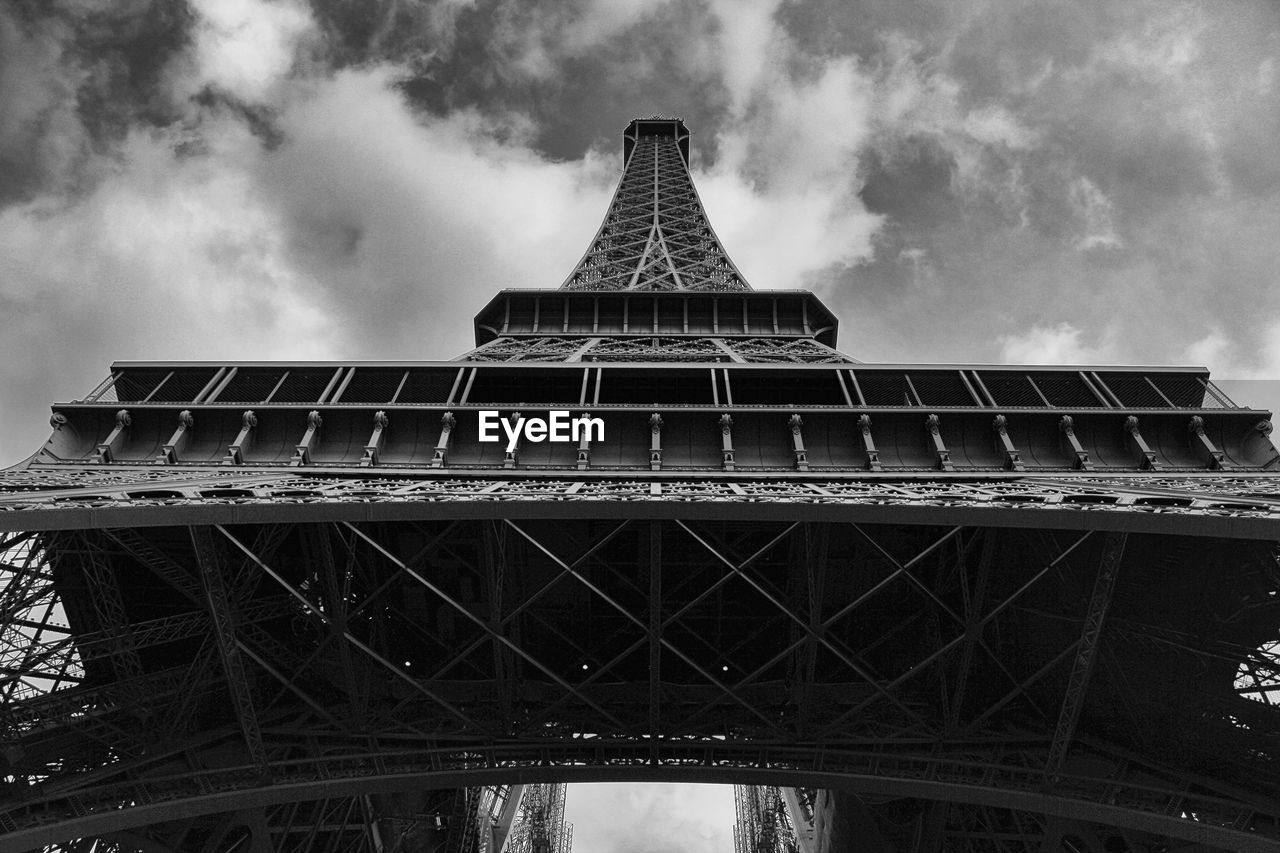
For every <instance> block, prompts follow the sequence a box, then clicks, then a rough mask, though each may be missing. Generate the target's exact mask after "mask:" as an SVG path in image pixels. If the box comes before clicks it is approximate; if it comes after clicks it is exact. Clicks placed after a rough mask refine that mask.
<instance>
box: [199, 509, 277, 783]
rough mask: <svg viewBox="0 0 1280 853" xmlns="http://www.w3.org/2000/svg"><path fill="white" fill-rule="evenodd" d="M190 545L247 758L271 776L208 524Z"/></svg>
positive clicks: (263, 772)
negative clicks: (246, 748)
mask: <svg viewBox="0 0 1280 853" xmlns="http://www.w3.org/2000/svg"><path fill="white" fill-rule="evenodd" d="M190 532H191V546H192V550H193V552H194V554H195V558H196V563H197V564H198V565H199V567H200V581H201V585H202V586H203V587H204V596H205V603H206V604H208V606H209V617H210V619H211V620H212V622H213V629H214V638H215V639H216V640H217V643H218V653H219V655H220V656H221V657H222V668H223V670H224V671H225V672H226V676H227V689H228V691H229V692H230V693H231V702H232V704H233V705H234V707H235V711H236V717H237V719H238V720H239V721H240V730H241V732H242V733H243V734H244V741H245V746H247V747H248V749H249V758H250V760H251V761H252V762H253V763H254V765H256V766H257V768H258V771H259V772H260V773H261V774H262V776H263V777H264V778H268V779H269V778H270V777H271V768H270V766H269V764H268V762H267V750H266V746H265V745H264V744H263V742H262V727H261V725H260V724H259V722H258V712H257V710H256V708H255V707H254V703H253V696H252V694H251V693H250V692H249V682H248V680H247V678H246V677H245V671H244V660H243V659H242V658H241V657H240V647H239V645H238V644H237V643H236V632H235V619H234V617H233V616H232V613H231V603H230V601H229V600H228V598H227V588H226V586H225V585H224V584H223V580H222V566H221V565H220V561H219V559H218V553H217V550H216V549H215V547H214V541H213V533H212V532H211V531H210V529H209V528H208V527H203V526H202V527H192V528H190Z"/></svg>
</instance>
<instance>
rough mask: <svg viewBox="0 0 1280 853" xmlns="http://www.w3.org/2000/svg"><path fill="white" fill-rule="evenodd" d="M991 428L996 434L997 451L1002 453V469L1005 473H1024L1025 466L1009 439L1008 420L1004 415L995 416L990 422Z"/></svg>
mask: <svg viewBox="0 0 1280 853" xmlns="http://www.w3.org/2000/svg"><path fill="white" fill-rule="evenodd" d="M991 428H992V429H993V430H995V432H996V442H997V445H998V446H997V448H996V449H997V450H1003V451H1004V468H1005V470H1007V471H1025V470H1027V466H1026V465H1023V464H1022V457H1021V456H1020V455H1019V454H1018V448H1016V447H1014V446H1013V439H1011V438H1009V419H1008V418H1006V417H1005V416H1004V415H996V416H995V419H994V420H993V421H992V422H991Z"/></svg>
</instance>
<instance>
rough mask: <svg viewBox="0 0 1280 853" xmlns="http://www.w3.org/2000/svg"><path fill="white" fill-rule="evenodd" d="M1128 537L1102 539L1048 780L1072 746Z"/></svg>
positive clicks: (1053, 778) (1051, 749)
mask: <svg viewBox="0 0 1280 853" xmlns="http://www.w3.org/2000/svg"><path fill="white" fill-rule="evenodd" d="M1128 538H1129V537H1128V534H1127V533H1108V534H1107V535H1106V538H1105V539H1103V541H1102V560H1101V562H1100V563H1099V565H1098V575H1097V578H1096V579H1095V580H1094V583H1093V595H1092V596H1090V598H1089V607H1088V609H1087V610H1086V611H1085V616H1084V626H1083V627H1082V628H1081V631H1080V642H1079V643H1078V644H1077V646H1076V659H1075V663H1074V664H1072V667H1071V677H1070V679H1069V680H1068V682H1067V693H1066V696H1065V697H1063V700H1062V710H1061V712H1060V713H1059V714H1058V725H1057V727H1056V728H1055V729H1054V732H1053V742H1052V743H1051V744H1050V746H1049V758H1048V760H1047V761H1046V762H1045V775H1046V776H1047V777H1048V778H1049V780H1050V781H1051V782H1054V781H1057V778H1058V774H1059V773H1061V772H1062V767H1063V763H1064V762H1065V760H1066V757H1067V750H1069V749H1070V748H1071V740H1072V738H1073V737H1075V732H1076V724H1077V723H1078V722H1079V720H1080V712H1081V710H1082V709H1083V708H1084V701H1085V696H1086V694H1087V693H1088V689H1089V676H1090V675H1091V674H1092V673H1093V663H1094V660H1096V659H1097V651H1098V643H1099V641H1100V640H1101V638H1102V629H1103V625H1104V624H1105V622H1106V619H1107V608H1108V607H1110V606H1111V597H1112V591H1113V590H1114V589H1115V583H1116V574H1117V573H1118V572H1119V569H1120V561H1121V559H1122V558H1123V557H1124V546H1125V543H1126V541H1127V540H1128Z"/></svg>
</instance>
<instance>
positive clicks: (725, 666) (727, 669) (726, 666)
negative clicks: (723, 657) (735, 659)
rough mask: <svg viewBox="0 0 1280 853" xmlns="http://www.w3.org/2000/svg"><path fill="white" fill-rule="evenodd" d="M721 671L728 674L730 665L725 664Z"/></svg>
mask: <svg viewBox="0 0 1280 853" xmlns="http://www.w3.org/2000/svg"><path fill="white" fill-rule="evenodd" d="M720 671H721V672H728V671H729V664H725V665H724V666H722V667H720Z"/></svg>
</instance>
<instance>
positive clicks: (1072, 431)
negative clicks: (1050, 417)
mask: <svg viewBox="0 0 1280 853" xmlns="http://www.w3.org/2000/svg"><path fill="white" fill-rule="evenodd" d="M1058 429H1059V430H1061V432H1062V437H1063V438H1065V439H1066V440H1067V444H1068V445H1070V447H1071V453H1070V454H1069V455H1070V456H1071V459H1072V465H1071V467H1072V468H1074V469H1076V470H1077V471H1092V470H1093V463H1092V462H1090V461H1089V454H1088V452H1087V451H1086V450H1085V449H1084V447H1082V446H1081V445H1080V439H1079V438H1078V437H1077V436H1076V423H1075V421H1074V420H1073V419H1072V417H1071V415H1063V416H1062V420H1060V421H1058Z"/></svg>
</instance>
